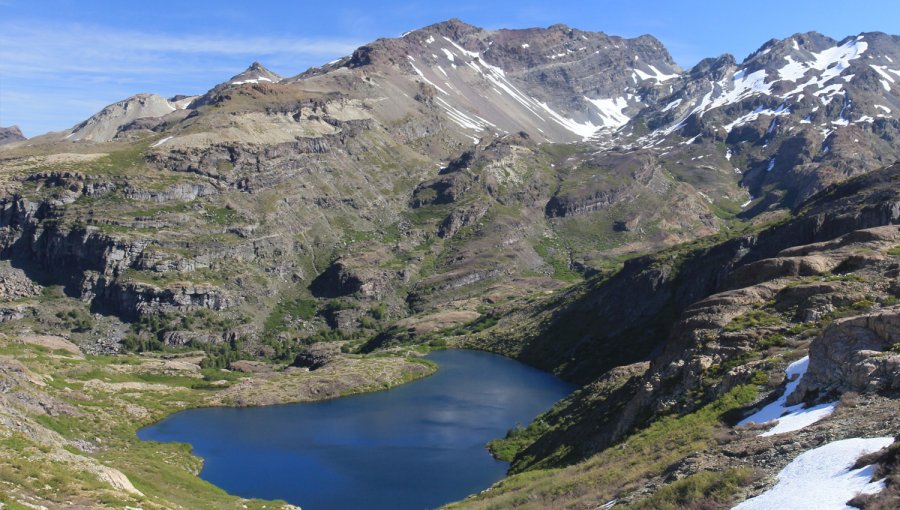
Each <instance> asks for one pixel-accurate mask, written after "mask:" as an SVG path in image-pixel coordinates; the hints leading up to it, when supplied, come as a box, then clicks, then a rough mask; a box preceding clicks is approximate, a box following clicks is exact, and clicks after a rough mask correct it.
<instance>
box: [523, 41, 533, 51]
mask: <svg viewBox="0 0 900 510" xmlns="http://www.w3.org/2000/svg"><path fill="white" fill-rule="evenodd" d="M530 47H531V45H530V44H528V43H525V44H523V45H522V49H525V50H527V49H528V48H530Z"/></svg>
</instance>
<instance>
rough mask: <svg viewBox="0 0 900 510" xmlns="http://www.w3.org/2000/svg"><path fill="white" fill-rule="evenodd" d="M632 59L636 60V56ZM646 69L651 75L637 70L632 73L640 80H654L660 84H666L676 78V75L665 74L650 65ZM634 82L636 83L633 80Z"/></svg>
mask: <svg viewBox="0 0 900 510" xmlns="http://www.w3.org/2000/svg"><path fill="white" fill-rule="evenodd" d="M634 58H635V60H637V55H635V57H634ZM648 67H649V68H650V71H651V72H652V73H653V74H649V73H645V72H644V71H641V70H640V69H638V68H634V72H635V73H637V75H638V76H640V78H641V80H656V81H658V82H660V83H663V82H666V81H668V80H671V79H673V78H678V75H677V74H666V73H664V72H662V71H660V70H659V69H657V68H656V67H654V66H652V65H650V66H648ZM635 81H637V80H635Z"/></svg>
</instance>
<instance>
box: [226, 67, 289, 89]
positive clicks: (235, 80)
mask: <svg viewBox="0 0 900 510" xmlns="http://www.w3.org/2000/svg"><path fill="white" fill-rule="evenodd" d="M279 81H281V76H279V75H278V74H276V73H273V72H272V71H270V70H268V69H266V67H265V66H264V65H262V64H260V63H259V62H253V63H252V64H250V67H248V68H247V69H245V70H244V71H243V72H241V73H240V74H236V75H234V76H232V77H231V79H230V80H228V82H227V84H228V85H243V84H245V83H264V82H268V83H277V82H279Z"/></svg>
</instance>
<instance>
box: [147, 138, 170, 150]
mask: <svg viewBox="0 0 900 510" xmlns="http://www.w3.org/2000/svg"><path fill="white" fill-rule="evenodd" d="M171 139H172V137H171V136H167V137H165V138H163V139H162V140H160V141H158V142H156V143H154V144H153V145H151V146H150V147H159V146H160V145H162V144H164V143H166V142H168V141H169V140H171Z"/></svg>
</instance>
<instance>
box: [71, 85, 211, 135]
mask: <svg viewBox="0 0 900 510" xmlns="http://www.w3.org/2000/svg"><path fill="white" fill-rule="evenodd" d="M176 97H181V99H180V100H177V101H174V102H172V101H169V100H167V99H165V98H164V97H162V96H160V95H157V94H136V95H134V96H131V97H129V98H127V99H124V100H122V101H118V102H116V103H113V104H111V105H109V106H107V107H105V108H103V109H102V110H100V111H99V112H98V113H96V114H95V115H93V116H91V117H90V118H89V119H87V120H85V121H84V122H82V123H80V124H78V125H77V126H75V127H73V128H72V129H71V130H70V132H69V134H67V135H66V139H69V140H88V141H93V142H107V141H110V140H112V139H113V138H115V137H116V135H117V134H118V133H119V130H120V129H121V128H123V127H124V126H126V125H129V124H131V123H132V122H134V121H136V120H138V119H145V118H157V117H163V116H165V115H168V114H170V113H172V112H174V111H177V110H183V109H185V108H186V107H187V106H188V105H190V103H191V101H192V100H193V96H176Z"/></svg>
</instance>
